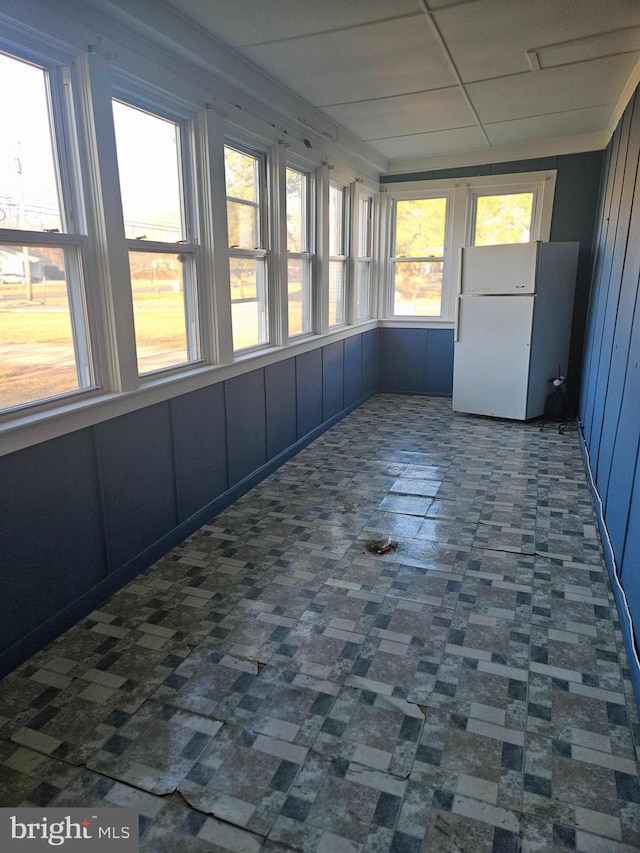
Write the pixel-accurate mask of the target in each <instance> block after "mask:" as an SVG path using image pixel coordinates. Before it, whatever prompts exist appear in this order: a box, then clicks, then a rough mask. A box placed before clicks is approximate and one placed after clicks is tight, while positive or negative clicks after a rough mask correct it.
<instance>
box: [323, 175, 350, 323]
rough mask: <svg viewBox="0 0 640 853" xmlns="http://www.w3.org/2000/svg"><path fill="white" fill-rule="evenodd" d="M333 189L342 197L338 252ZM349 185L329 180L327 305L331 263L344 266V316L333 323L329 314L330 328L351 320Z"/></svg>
mask: <svg viewBox="0 0 640 853" xmlns="http://www.w3.org/2000/svg"><path fill="white" fill-rule="evenodd" d="M331 190H337V191H338V192H339V193H340V194H341V197H342V204H341V220H340V233H339V234H338V235H337V236H338V241H337V242H338V246H337V248H338V249H339V250H340V251H339V252H338V253H334V254H331V216H330V215H329V211H330V196H331ZM349 201H350V199H349V186H348V185H347V184H345V183H343V182H342V181H340V180H330V181H329V190H328V193H327V203H328V205H329V208H328V218H329V235H328V240H327V247H326V248H327V271H328V288H329V290H328V291H327V307H329V305H330V298H329V297H330V289H331V283H330V282H331V265H332V264H340V265H341V266H342V316H341V318H340V319H338V320H336V322H335V323H331V322H330V319H329V316H327V328H328V329H339V328H341V327H342V326H346V325H347V323H348V320H349V303H350V298H349V295H350V281H349V243H350V240H349V236H350V235H349V223H350V215H349V214H350V209H349Z"/></svg>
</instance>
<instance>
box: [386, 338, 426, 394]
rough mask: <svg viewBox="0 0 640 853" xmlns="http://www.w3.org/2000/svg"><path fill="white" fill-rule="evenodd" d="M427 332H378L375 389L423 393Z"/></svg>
mask: <svg viewBox="0 0 640 853" xmlns="http://www.w3.org/2000/svg"><path fill="white" fill-rule="evenodd" d="M426 353H427V330H426V329H380V330H379V332H378V390H379V391H389V392H395V393H400V394H424V393H425V368H426Z"/></svg>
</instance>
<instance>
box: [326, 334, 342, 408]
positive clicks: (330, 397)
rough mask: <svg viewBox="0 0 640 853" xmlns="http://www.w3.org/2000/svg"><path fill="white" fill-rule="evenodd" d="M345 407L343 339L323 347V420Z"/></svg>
mask: <svg viewBox="0 0 640 853" xmlns="http://www.w3.org/2000/svg"><path fill="white" fill-rule="evenodd" d="M343 409H344V344H343V342H342V341H336V342H335V343H332V344H328V345H327V346H325V347H322V420H323V421H328V420H329V418H332V417H334V416H335V415H337V414H339V413H340V412H341V411H342V410H343Z"/></svg>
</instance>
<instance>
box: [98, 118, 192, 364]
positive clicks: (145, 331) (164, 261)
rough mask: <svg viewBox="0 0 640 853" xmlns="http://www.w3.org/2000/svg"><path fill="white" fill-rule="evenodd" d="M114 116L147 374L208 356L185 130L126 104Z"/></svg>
mask: <svg viewBox="0 0 640 853" xmlns="http://www.w3.org/2000/svg"><path fill="white" fill-rule="evenodd" d="M113 118H114V123H115V131H116V147H117V151H118V171H119V175H120V190H121V193H122V210H123V215H124V228H125V237H126V239H127V246H128V249H129V271H130V276H131V294H132V299H133V315H134V322H135V333H136V350H137V358H138V372H139V373H140V374H141V375H142V374H147V373H152V372H155V371H157V370H165V369H167V368H172V367H176V366H178V365H181V364H185V363H188V362H194V361H197V360H198V359H199V358H200V341H199V333H198V316H197V296H196V261H197V246H196V243H195V239H194V235H193V233H192V227H191V220H192V216H191V211H190V210H189V209H188V206H187V204H186V200H185V187H184V182H183V174H184V163H183V154H184V152H183V135H184V134H185V127H184V126H181V125H180V124H178V123H177V122H174V121H170V120H168V119H166V118H163V117H161V116H159V115H154V114H152V113H148V112H145V111H144V110H141V109H138V108H137V107H134V106H132V105H130V104H125V103H122V102H121V101H114V103H113Z"/></svg>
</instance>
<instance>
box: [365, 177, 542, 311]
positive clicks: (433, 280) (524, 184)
mask: <svg viewBox="0 0 640 853" xmlns="http://www.w3.org/2000/svg"><path fill="white" fill-rule="evenodd" d="M555 182H556V172H555V170H549V171H547V172H520V173H515V174H513V175H480V176H477V177H474V178H465V179H457V180H452V179H442V180H439V179H436V180H425V181H398V182H397V183H396V184H395V185H394V184H392V183H391V182H387V184H386V190H387V192H386V193H383V194H382V196H381V210H382V212H381V216H382V221H383V222H384V223H385V228H384V231H385V240H386V248H385V254H387V253H388V257H389V274H388V276H387V288H388V290H387V293H386V299H385V302H386V315H387V317H405V318H409V317H412V318H415V320H416V321H422V322H429V323H433V324H442V325H445V324H446V325H451V324H453V323H455V318H456V302H457V296H458V281H459V272H460V271H459V264H460V248H461V247H462V246H472V245H478V246H481V245H490V244H494V243H496V242H500V243H502V242H511V243H516V242H517V243H520V242H529V241H533V240H548V239H549V234H550V231H551V214H552V211H553V197H554V192H555Z"/></svg>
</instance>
